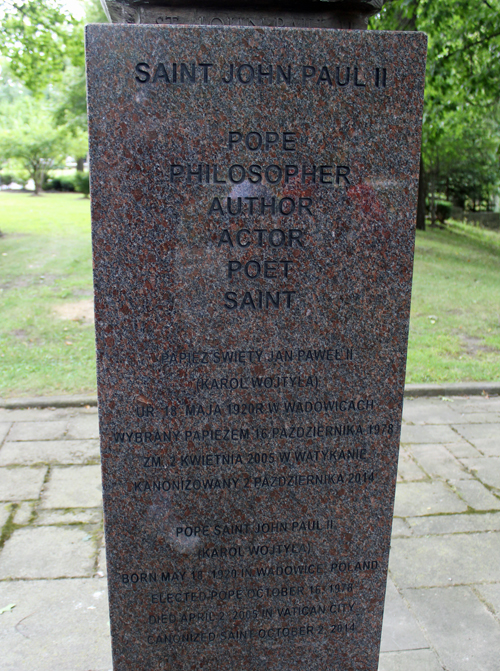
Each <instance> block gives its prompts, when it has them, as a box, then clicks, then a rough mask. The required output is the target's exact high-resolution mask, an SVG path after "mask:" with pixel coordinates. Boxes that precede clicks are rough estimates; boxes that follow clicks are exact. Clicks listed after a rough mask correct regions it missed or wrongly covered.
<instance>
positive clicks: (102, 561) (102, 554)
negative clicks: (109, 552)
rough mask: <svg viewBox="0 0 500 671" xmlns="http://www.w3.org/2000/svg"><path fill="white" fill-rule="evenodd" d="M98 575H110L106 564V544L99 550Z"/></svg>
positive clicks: (101, 576)
mask: <svg viewBox="0 0 500 671" xmlns="http://www.w3.org/2000/svg"><path fill="white" fill-rule="evenodd" d="M97 575H98V576H99V577H100V578H103V577H104V576H107V575H108V569H107V566H106V548H105V547H104V546H103V547H102V548H101V549H100V550H99V556H98V560H97Z"/></svg>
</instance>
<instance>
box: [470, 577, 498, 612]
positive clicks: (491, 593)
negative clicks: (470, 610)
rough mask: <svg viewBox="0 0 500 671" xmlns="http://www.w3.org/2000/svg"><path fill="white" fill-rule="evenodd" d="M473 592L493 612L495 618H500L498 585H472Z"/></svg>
mask: <svg viewBox="0 0 500 671" xmlns="http://www.w3.org/2000/svg"><path fill="white" fill-rule="evenodd" d="M474 590H475V591H476V592H478V593H479V597H480V598H481V599H482V600H483V601H484V602H485V603H486V604H487V606H488V607H489V608H491V609H492V610H493V612H494V613H495V615H496V616H497V618H500V583H495V584H493V585H474Z"/></svg>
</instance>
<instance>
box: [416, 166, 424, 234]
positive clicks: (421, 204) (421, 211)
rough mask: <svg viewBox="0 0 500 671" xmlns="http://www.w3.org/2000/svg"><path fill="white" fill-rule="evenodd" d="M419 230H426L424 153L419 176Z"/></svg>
mask: <svg viewBox="0 0 500 671" xmlns="http://www.w3.org/2000/svg"><path fill="white" fill-rule="evenodd" d="M417 230H419V231H425V173H424V159H423V158H422V154H420V174H419V177H418V199H417Z"/></svg>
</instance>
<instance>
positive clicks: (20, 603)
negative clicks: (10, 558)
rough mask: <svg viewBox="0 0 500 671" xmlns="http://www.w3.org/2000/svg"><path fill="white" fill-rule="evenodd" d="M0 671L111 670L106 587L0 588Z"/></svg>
mask: <svg viewBox="0 0 500 671" xmlns="http://www.w3.org/2000/svg"><path fill="white" fill-rule="evenodd" d="M0 603H2V604H8V603H15V604H16V607H15V608H13V609H12V611H10V612H7V613H3V614H2V615H1V616H0V618H1V628H0V654H1V658H2V663H1V668H2V671H35V670H36V671H89V670H90V669H91V670H92V671H111V667H112V662H111V643H110V636H109V620H108V617H109V616H108V602H107V597H106V583H105V581H104V580H96V579H73V580H33V581H29V582H24V581H13V582H4V583H1V584H0Z"/></svg>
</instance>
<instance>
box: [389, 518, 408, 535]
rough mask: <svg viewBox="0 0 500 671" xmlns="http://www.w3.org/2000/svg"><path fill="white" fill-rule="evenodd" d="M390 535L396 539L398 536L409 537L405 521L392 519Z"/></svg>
mask: <svg viewBox="0 0 500 671" xmlns="http://www.w3.org/2000/svg"><path fill="white" fill-rule="evenodd" d="M392 535H393V536H394V537H395V538H397V537H399V536H411V529H410V527H409V525H408V524H407V522H406V520H402V519H400V518H399V517H394V518H393V520H392Z"/></svg>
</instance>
